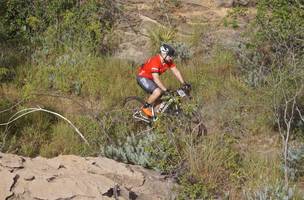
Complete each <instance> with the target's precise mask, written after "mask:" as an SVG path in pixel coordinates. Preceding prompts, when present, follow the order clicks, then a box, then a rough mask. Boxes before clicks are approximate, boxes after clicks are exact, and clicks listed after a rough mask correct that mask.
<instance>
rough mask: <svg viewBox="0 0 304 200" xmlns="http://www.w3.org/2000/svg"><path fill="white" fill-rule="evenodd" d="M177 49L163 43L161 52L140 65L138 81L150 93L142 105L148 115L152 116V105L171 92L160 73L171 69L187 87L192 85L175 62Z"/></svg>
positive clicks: (143, 110)
mask: <svg viewBox="0 0 304 200" xmlns="http://www.w3.org/2000/svg"><path fill="white" fill-rule="evenodd" d="M174 55H175V50H174V48H173V47H172V46H170V45H168V44H163V45H161V47H160V53H159V54H157V55H155V56H153V57H151V58H149V59H148V60H147V61H146V62H145V63H144V64H143V65H141V66H140V67H139V70H138V74H137V77H136V80H137V83H138V84H139V85H140V87H141V88H142V89H143V90H144V91H145V92H147V93H149V94H150V96H149V97H148V99H147V100H146V102H145V104H144V106H143V107H142V112H143V113H144V114H145V115H147V116H148V117H152V105H153V104H154V103H155V101H156V100H157V99H158V98H159V97H160V96H161V95H162V94H164V93H166V92H169V91H168V88H167V87H165V85H164V84H163V82H162V81H161V80H160V75H161V74H162V73H164V72H165V71H166V70H167V69H171V71H172V72H173V74H174V75H175V77H176V78H177V79H178V80H179V82H180V83H181V84H183V86H185V87H190V85H189V84H187V83H186V82H185V81H184V79H183V77H182V75H181V73H180V71H179V70H178V69H177V68H176V65H175V64H174V62H173V57H174Z"/></svg>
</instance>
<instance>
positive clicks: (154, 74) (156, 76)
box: [152, 73, 167, 91]
mask: <svg viewBox="0 0 304 200" xmlns="http://www.w3.org/2000/svg"><path fill="white" fill-rule="evenodd" d="M152 77H153V81H154V82H155V83H156V85H157V86H158V87H159V88H160V89H161V90H163V91H166V90H167V88H166V87H165V86H164V84H163V83H162V82H161V80H160V78H159V74H158V73H152Z"/></svg>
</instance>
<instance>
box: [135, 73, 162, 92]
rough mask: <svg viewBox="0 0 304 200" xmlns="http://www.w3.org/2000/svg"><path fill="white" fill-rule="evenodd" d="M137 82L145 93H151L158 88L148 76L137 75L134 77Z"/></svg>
mask: <svg viewBox="0 0 304 200" xmlns="http://www.w3.org/2000/svg"><path fill="white" fill-rule="evenodd" d="M136 80H137V83H138V85H139V86H140V87H141V88H142V89H144V90H145V91H146V92H147V93H150V94H152V93H153V91H154V90H155V89H156V88H158V86H157V85H156V83H155V82H154V81H153V80H151V79H148V78H145V77H142V76H137V77H136Z"/></svg>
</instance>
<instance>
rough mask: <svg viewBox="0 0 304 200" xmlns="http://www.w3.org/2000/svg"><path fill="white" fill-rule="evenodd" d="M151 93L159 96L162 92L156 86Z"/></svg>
mask: <svg viewBox="0 0 304 200" xmlns="http://www.w3.org/2000/svg"><path fill="white" fill-rule="evenodd" d="M153 94H154V95H156V96H160V95H161V94H162V91H161V89H160V88H156V89H155V90H154V91H153Z"/></svg>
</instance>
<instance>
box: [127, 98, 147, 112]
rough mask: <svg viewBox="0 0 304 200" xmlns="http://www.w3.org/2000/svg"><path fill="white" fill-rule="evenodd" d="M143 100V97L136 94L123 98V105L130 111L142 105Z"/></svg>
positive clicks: (134, 110)
mask: <svg viewBox="0 0 304 200" xmlns="http://www.w3.org/2000/svg"><path fill="white" fill-rule="evenodd" d="M144 103H145V101H144V99H143V98H141V97H138V96H130V97H127V98H125V99H124V102H123V107H124V108H125V109H126V110H127V111H130V112H132V113H134V112H136V111H137V110H139V109H140V108H141V107H142V106H143V105H144Z"/></svg>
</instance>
